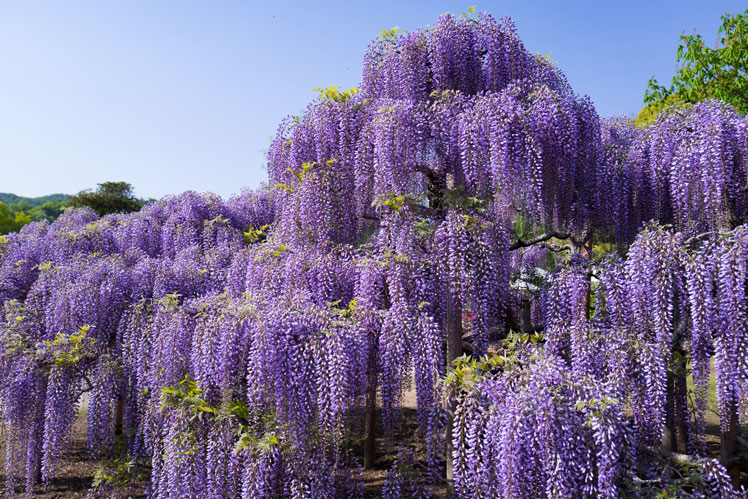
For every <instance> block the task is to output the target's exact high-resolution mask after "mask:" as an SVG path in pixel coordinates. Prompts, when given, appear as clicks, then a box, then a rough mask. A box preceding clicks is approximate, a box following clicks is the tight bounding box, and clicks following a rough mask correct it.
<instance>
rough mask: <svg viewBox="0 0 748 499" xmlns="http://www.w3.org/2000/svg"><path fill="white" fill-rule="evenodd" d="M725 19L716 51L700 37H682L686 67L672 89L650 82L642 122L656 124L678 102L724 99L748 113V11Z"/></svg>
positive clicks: (681, 60) (682, 58)
mask: <svg viewBox="0 0 748 499" xmlns="http://www.w3.org/2000/svg"><path fill="white" fill-rule="evenodd" d="M721 19H722V26H720V28H719V33H720V34H721V37H720V39H719V41H718V42H717V43H716V46H715V48H709V47H707V46H706V45H705V44H704V39H703V38H702V37H701V35H698V34H696V33H693V34H691V35H681V37H680V41H681V44H680V45H679V46H678V52H677V58H678V62H679V63H682V66H681V67H680V68H679V69H678V71H677V72H676V74H675V76H673V79H672V81H671V84H670V87H669V88H667V87H665V86H663V85H660V83H659V82H658V81H657V80H656V79H655V78H654V77H653V78H652V79H650V80H649V85H648V87H647V90H646V92H645V94H644V102H646V103H647V106H646V107H645V108H644V109H642V111H641V112H640V113H639V116H638V117H637V121H638V122H644V123H646V122H647V120H649V121H654V118H655V117H656V115H657V113H658V112H659V111H661V110H662V109H664V108H666V107H670V106H671V105H672V104H674V103H676V102H680V103H690V104H695V103H697V102H701V101H704V100H706V99H721V100H723V101H725V102H727V103H728V104H731V105H732V106H733V107H734V108H735V110H736V111H738V112H740V113H742V114H745V113H746V112H748V57H746V54H748V10H746V11H745V12H743V13H742V14H725V15H723V16H722V18H721ZM673 96H675V97H677V98H675V99H674V98H673ZM652 111H655V112H654V113H653V112H652ZM642 113H644V114H642Z"/></svg>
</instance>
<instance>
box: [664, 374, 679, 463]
mask: <svg viewBox="0 0 748 499" xmlns="http://www.w3.org/2000/svg"><path fill="white" fill-rule="evenodd" d="M674 386H675V384H674V383H673V375H672V374H671V373H668V375H667V389H666V390H667V391H666V398H665V431H664V433H663V435H662V448H663V449H665V450H666V451H669V452H678V441H677V430H676V427H675V389H674Z"/></svg>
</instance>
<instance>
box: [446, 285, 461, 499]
mask: <svg viewBox="0 0 748 499" xmlns="http://www.w3.org/2000/svg"><path fill="white" fill-rule="evenodd" d="M445 315H446V317H445V325H444V326H445V329H446V331H445V332H446V335H447V367H452V365H453V362H454V360H455V359H456V358H458V357H461V356H462V309H461V306H460V303H459V301H457V300H456V299H455V298H454V297H452V296H451V293H449V294H448V296H447V309H446V314H445ZM447 400H448V417H447V445H446V448H447V496H448V497H453V496H454V494H455V489H454V469H453V467H452V466H453V463H452V430H453V427H454V421H453V417H454V412H455V408H456V407H455V398H454V396H453V395H452V394H448V395H447Z"/></svg>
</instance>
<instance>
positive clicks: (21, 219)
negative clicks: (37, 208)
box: [0, 201, 31, 234]
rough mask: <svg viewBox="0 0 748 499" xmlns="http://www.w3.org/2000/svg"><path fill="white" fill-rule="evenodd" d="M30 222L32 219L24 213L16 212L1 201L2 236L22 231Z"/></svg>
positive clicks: (0, 221) (0, 228)
mask: <svg viewBox="0 0 748 499" xmlns="http://www.w3.org/2000/svg"><path fill="white" fill-rule="evenodd" d="M29 222H31V217H30V216H29V215H28V214H26V213H25V212H24V211H14V210H12V209H10V208H9V207H8V206H6V205H5V203H3V202H2V201H0V234H8V233H10V232H16V231H18V230H21V227H23V226H24V225H26V224H27V223H29Z"/></svg>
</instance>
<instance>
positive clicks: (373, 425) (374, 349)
mask: <svg viewBox="0 0 748 499" xmlns="http://www.w3.org/2000/svg"><path fill="white" fill-rule="evenodd" d="M369 341H370V342H371V344H370V346H369V365H368V376H369V390H368V393H367V396H366V406H367V407H366V427H365V431H366V440H365V441H364V469H367V470H370V469H372V468H374V465H375V464H376V461H377V358H378V350H379V338H378V337H377V335H376V334H371V335H370V338H369Z"/></svg>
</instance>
